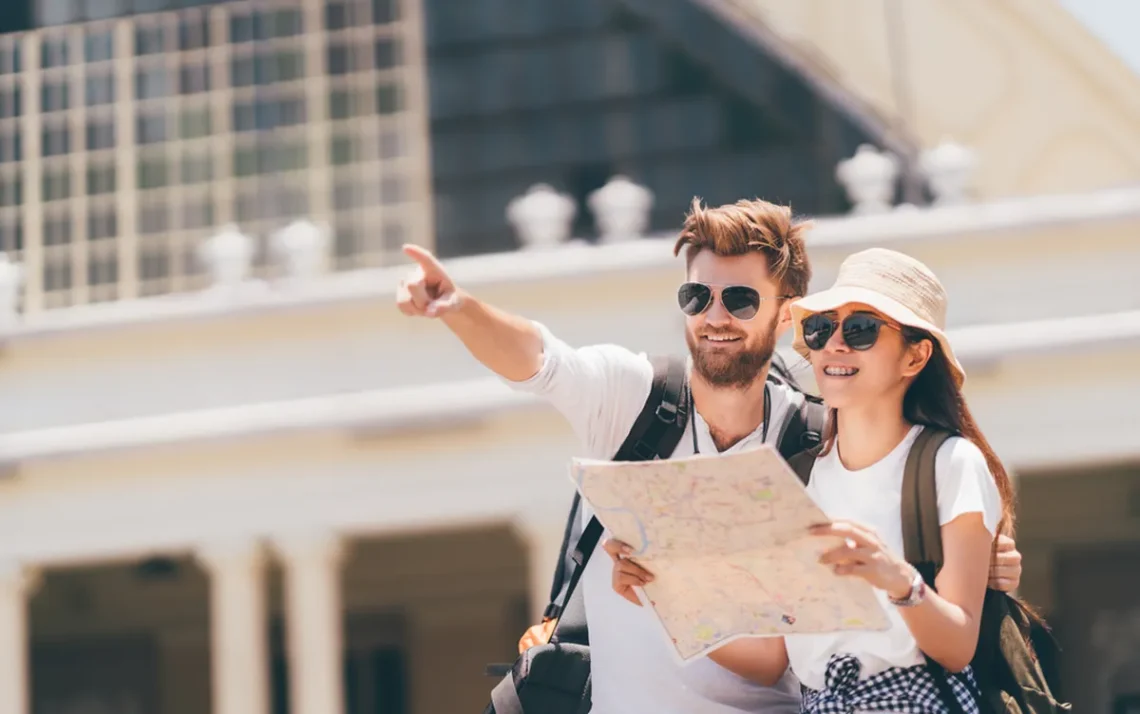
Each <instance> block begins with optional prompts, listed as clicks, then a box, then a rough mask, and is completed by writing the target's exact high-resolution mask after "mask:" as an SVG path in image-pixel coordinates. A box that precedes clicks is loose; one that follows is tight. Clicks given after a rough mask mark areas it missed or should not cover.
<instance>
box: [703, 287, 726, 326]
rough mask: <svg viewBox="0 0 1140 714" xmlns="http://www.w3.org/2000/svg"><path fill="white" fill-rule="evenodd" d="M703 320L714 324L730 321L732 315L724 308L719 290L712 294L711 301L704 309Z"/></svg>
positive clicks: (722, 324) (721, 324)
mask: <svg viewBox="0 0 1140 714" xmlns="http://www.w3.org/2000/svg"><path fill="white" fill-rule="evenodd" d="M705 322H706V323H708V324H710V325H716V326H724V325H728V324H729V323H730V322H732V315H730V314H728V310H725V309H724V303H723V302H722V301H721V299H720V293H719V292H715V293H713V295H712V303H711V304H710V305H709V307H708V309H707V310H705Z"/></svg>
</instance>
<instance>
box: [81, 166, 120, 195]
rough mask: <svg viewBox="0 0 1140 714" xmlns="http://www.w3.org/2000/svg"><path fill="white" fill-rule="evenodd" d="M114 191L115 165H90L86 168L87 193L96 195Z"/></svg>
mask: <svg viewBox="0 0 1140 714" xmlns="http://www.w3.org/2000/svg"><path fill="white" fill-rule="evenodd" d="M114 192H115V167H114V165H113V164H111V165H106V166H102V167H99V166H92V167H89V168H88V169H87V195H88V196H98V195H99V194H102V193H114Z"/></svg>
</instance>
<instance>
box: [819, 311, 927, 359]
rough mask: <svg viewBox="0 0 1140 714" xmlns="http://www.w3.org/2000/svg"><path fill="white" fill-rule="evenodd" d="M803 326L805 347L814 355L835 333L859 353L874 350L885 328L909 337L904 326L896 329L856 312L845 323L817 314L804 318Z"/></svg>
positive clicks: (872, 317)
mask: <svg viewBox="0 0 1140 714" xmlns="http://www.w3.org/2000/svg"><path fill="white" fill-rule="evenodd" d="M800 325H801V326H802V328H803V335H804V344H805V345H807V348H808V349H809V350H812V351H815V350H822V349H823V348H824V346H825V345H827V341H828V340H830V339H831V336H832V335H834V334H835V332H836V330H839V331H840V332H841V334H842V335H843V341H844V342H846V343H847V346H848V347H850V348H851V349H853V350H857V351H860V352H862V351H863V350H869V349H871V348H872V347H874V346H875V342H877V341H878V339H879V331H880V330H881V329H882V328H883V327H890V328H893V329H896V330H899V331H901V332H903V335H904V337H905V336H908V332H907V331H906V330H905V329H904V328H903V327H902V326H901V325H895V324H894V323H891V322H887V321H886V320H884V319H883V318H881V317H877V316H875V315H872V314H870V313H866V312H853V313H851V314H850V315H848V316H847V317H845V318H843V321H842V322H840V320H839V319H837V317H836V316H835V315H834V314H828V313H823V312H817V313H815V314H814V315H808V316H807V317H805V318H804V319H803V322H801V323H800Z"/></svg>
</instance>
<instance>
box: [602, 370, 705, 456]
mask: <svg viewBox="0 0 1140 714" xmlns="http://www.w3.org/2000/svg"><path fill="white" fill-rule="evenodd" d="M650 362H651V363H652V364H653V386H651V387H650V389H649V396H648V397H646V399H645V404H644V405H643V406H642V407H641V413H640V414H638V415H637V419H636V420H634V422H633V426H632V427H631V428H630V430H629V434H628V435H627V436H626V437H625V441H624V442H622V445H621V448H619V449H618V451H617V453H616V454H614V458H613V460H614V461H652V460H653V459H657V458H661V459H667V458H669V457H670V456H672V455H673V449H675V448H677V444H678V442H680V441H681V435H682V434H684V433H685V427H686V426H688V423H689V373H688V363H687V362H686V361H685V360H684V359H683V358H681V357H654V358H652V359H651V360H650Z"/></svg>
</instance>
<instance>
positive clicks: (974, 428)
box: [903, 329, 1016, 538]
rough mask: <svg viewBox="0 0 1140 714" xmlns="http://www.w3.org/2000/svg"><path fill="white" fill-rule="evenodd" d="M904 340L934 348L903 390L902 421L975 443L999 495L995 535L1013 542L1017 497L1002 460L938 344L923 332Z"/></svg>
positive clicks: (907, 332)
mask: <svg viewBox="0 0 1140 714" xmlns="http://www.w3.org/2000/svg"><path fill="white" fill-rule="evenodd" d="M903 336H904V337H905V338H906V340H907V342H911V343H914V342H920V341H922V340H929V341H930V344H931V345H932V346H933V348H934V351H933V353H932V354H931V355H930V360H929V361H928V362H927V363H926V367H924V368H923V370H922V371H921V372H919V373H918V376H917V377H915V380H914V381H913V382H912V383H911V385H910V388H909V389H907V390H906V395H905V396H904V397H903V418H905V419H906V420H907V421H908V422H910V423H911V424H921V425H923V426H927V427H931V428H935V429H941V430H943V431H948V432H950V433H951V434H958V435H960V436H962V437H964V438H966V439H969V440H970V441H972V442H974V445H975V446H977V447H978V449H980V450H981V452H982V455H983V456H985V458H986V466H988V467H989V469H990V473H991V474H992V475H993V478H994V483H995V484H996V485H997V489H998V493H999V494H1001V520H1000V521H999V522H998V533H1001V534H1004V535H1007V536H1009V537H1011V538H1012V537H1013V531H1014V525H1015V521H1016V515H1015V513H1014V501H1015V500H1016V496H1015V495H1014V492H1013V483H1012V481H1011V480H1010V478H1009V473H1008V472H1007V471H1006V470H1005V466H1003V465H1002V463H1001V459H999V458H998V457H997V454H996V453H994V449H993V447H992V446H990V442H989V441H987V440H986V437H985V435H984V434H982V430H981V429H979V428H978V423H977V422H976V421H974V415H973V414H971V413H970V408H969V407H968V406H966V398H965V397H964V396H963V395H962V390H961V389H960V388H959V387H958V385H957V384H956V383H955V381H954V376H953V372H952V371H951V369H950V363H949V362H948V361H947V359H946V353H945V352H944V351H943V350H942V346H941V345H940V344H939V342H938V340H935V339H933V338H932V337H931V336H930V335H928V334H926V333H925V332H920V331H917V330H915V331H912V330H910V329H907V330H904V331H903Z"/></svg>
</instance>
